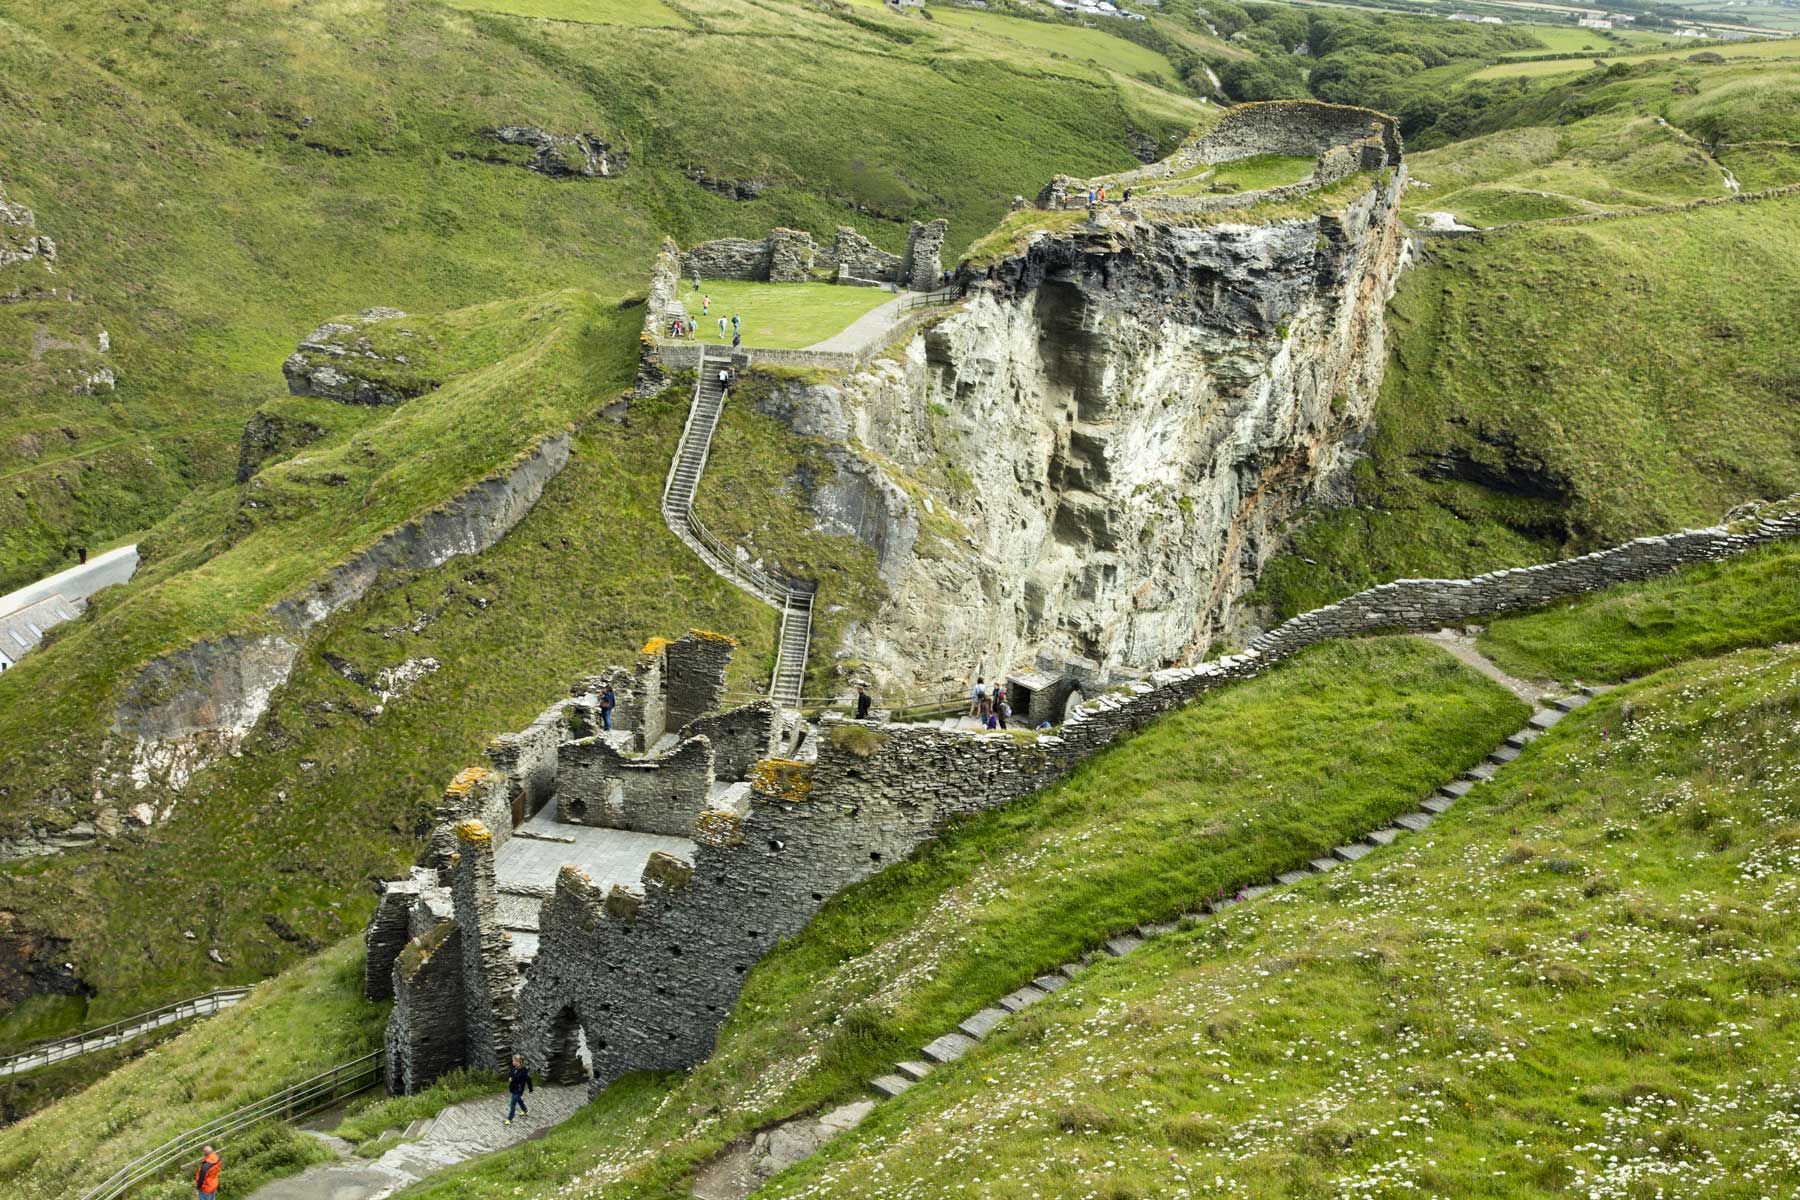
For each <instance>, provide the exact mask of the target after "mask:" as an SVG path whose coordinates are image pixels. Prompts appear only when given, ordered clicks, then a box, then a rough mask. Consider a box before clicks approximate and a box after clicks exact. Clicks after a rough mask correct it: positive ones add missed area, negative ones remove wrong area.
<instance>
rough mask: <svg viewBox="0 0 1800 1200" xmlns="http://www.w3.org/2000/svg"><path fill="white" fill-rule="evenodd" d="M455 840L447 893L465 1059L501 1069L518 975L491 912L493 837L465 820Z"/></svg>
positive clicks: (480, 1066) (505, 1057) (508, 1049)
mask: <svg viewBox="0 0 1800 1200" xmlns="http://www.w3.org/2000/svg"><path fill="white" fill-rule="evenodd" d="M456 839H457V844H458V854H457V858H456V861H455V862H454V863H453V864H452V865H451V881H450V894H451V896H452V898H453V900H454V902H455V905H456V927H457V929H458V930H459V931H460V938H461V945H462V950H461V958H462V996H463V1061H464V1062H465V1063H466V1064H467V1065H469V1066H471V1067H475V1068H477V1069H482V1070H489V1069H491V1070H499V1069H500V1068H501V1067H504V1066H505V1065H506V1064H507V1062H508V1060H509V1059H510V1058H511V1057H512V1031H513V991H514V989H515V987H516V986H517V984H518V979H517V972H516V970H515V968H514V966H513V958H512V953H511V951H509V950H508V949H507V947H506V935H505V934H504V933H502V932H501V930H500V922H499V919H498V917H497V915H496V913H495V898H494V836H493V833H492V832H491V830H490V829H489V828H488V826H486V825H484V824H482V823H481V822H480V821H464V822H462V823H461V824H459V825H458V826H457V827H456Z"/></svg>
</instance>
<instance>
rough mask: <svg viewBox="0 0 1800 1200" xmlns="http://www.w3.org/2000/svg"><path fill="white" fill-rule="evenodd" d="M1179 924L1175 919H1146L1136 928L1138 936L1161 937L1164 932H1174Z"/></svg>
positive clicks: (1179, 926)
mask: <svg viewBox="0 0 1800 1200" xmlns="http://www.w3.org/2000/svg"><path fill="white" fill-rule="evenodd" d="M1180 928H1181V925H1180V924H1179V923H1178V922H1175V921H1146V922H1144V923H1143V924H1142V925H1139V926H1138V928H1137V931H1138V936H1139V937H1147V938H1153V937H1161V936H1162V935H1163V934H1165V933H1174V932H1175V931H1176V930H1177V929H1180Z"/></svg>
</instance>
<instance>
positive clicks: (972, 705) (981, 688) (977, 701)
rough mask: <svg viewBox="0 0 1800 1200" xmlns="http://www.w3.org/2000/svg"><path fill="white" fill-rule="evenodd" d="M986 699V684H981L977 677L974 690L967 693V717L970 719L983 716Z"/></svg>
mask: <svg viewBox="0 0 1800 1200" xmlns="http://www.w3.org/2000/svg"><path fill="white" fill-rule="evenodd" d="M987 698H988V697H987V684H985V683H983V682H982V679H981V676H979V675H977V676H976V677H975V690H974V691H973V692H970V693H969V715H970V716H971V717H979V716H981V715H982V714H983V712H984V711H985V710H986V708H987Z"/></svg>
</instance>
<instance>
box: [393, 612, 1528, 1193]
mask: <svg viewBox="0 0 1800 1200" xmlns="http://www.w3.org/2000/svg"><path fill="white" fill-rule="evenodd" d="M1524 711H1525V710H1524V707H1523V706H1522V705H1521V704H1519V702H1518V701H1516V700H1514V699H1513V698H1512V697H1511V696H1510V695H1508V694H1507V693H1505V692H1503V691H1501V690H1500V689H1499V688H1498V687H1496V686H1495V685H1493V684H1491V683H1489V682H1488V681H1486V680H1485V679H1482V678H1480V677H1479V676H1476V675H1475V674H1474V673H1472V672H1469V671H1467V670H1465V669H1464V668H1462V667H1461V666H1459V665H1458V664H1456V663H1455V662H1453V661H1452V660H1451V659H1449V658H1448V656H1446V655H1443V654H1442V653H1440V652H1439V651H1437V650H1435V649H1434V648H1431V647H1429V646H1426V645H1424V644H1422V643H1419V642H1416V641H1413V640H1411V639H1387V640H1377V641H1370V642H1357V643H1348V644H1345V645H1340V646H1332V647H1326V648H1321V649H1319V650H1316V651H1313V652H1310V653H1308V654H1307V655H1306V656H1304V657H1302V658H1301V659H1299V660H1296V661H1295V662H1292V663H1289V664H1285V665H1283V666H1282V667H1281V668H1280V669H1278V670H1276V671H1273V672H1271V673H1270V674H1268V675H1266V676H1263V677H1261V678H1259V679H1257V680H1254V681H1250V682H1248V683H1245V684H1244V685H1242V686H1240V687H1234V688H1231V689H1228V690H1226V691H1223V692H1219V693H1216V694H1214V695H1211V696H1207V697H1204V698H1202V699H1201V700H1199V701H1197V702H1196V703H1194V704H1193V705H1191V706H1189V707H1188V708H1186V709H1183V710H1181V711H1179V712H1177V713H1174V714H1171V715H1169V716H1167V717H1165V718H1163V719H1162V720H1160V721H1158V722H1157V723H1156V724H1154V725H1152V726H1151V727H1150V728H1149V729H1147V730H1145V731H1144V732H1142V733H1140V734H1139V735H1137V736H1136V737H1134V738H1132V739H1131V740H1130V741H1128V742H1126V743H1123V744H1121V745H1119V746H1117V747H1114V748H1111V749H1109V750H1107V751H1105V752H1103V753H1101V754H1099V755H1097V756H1096V757H1094V758H1093V759H1091V760H1089V761H1088V762H1087V763H1085V764H1084V765H1083V766H1082V767H1081V768H1080V769H1079V770H1077V771H1076V772H1075V774H1074V775H1072V776H1071V777H1070V778H1069V779H1068V780H1067V781H1065V782H1064V783H1062V784H1059V785H1057V786H1055V787H1052V788H1049V789H1046V790H1045V791H1044V792H1042V793H1040V794H1038V795H1036V796H1034V797H1031V798H1029V799H1026V800H1022V801H1018V802H1016V803H1013V804H1011V805H1008V806H1007V807H1005V808H1004V809H999V810H996V811H993V812H990V813H986V814H983V815H981V816H979V817H976V818H973V819H971V820H969V821H966V822H962V823H959V824H958V825H956V826H954V827H952V828H951V829H950V830H948V831H947V832H946V833H945V834H944V836H943V837H941V838H940V839H939V840H937V841H936V842H933V843H931V844H930V845H928V846H926V847H925V848H923V849H922V850H921V851H920V852H919V853H917V854H915V855H914V856H912V857H911V858H910V859H908V860H907V861H905V862H903V863H899V864H896V865H895V866H893V867H890V868H889V869H887V870H886V871H884V872H882V873H881V874H880V875H877V876H875V877H874V878H872V879H870V880H867V881H865V882H864V883H862V884H859V885H857V886H855V887H853V888H850V889H848V890H846V891H845V892H843V893H842V894H840V895H839V896H838V897H836V898H835V899H833V900H832V901H831V902H829V903H828V904H827V905H826V906H825V908H824V910H823V911H822V912H821V913H820V914H819V916H818V917H817V918H815V920H814V921H813V923H812V925H811V926H810V927H809V928H808V929H807V930H806V932H805V933H803V934H801V935H800V936H798V937H797V938H795V939H793V940H791V941H790V942H787V943H785V944H783V945H782V946H781V947H779V948H778V949H777V950H776V951H775V952H774V953H773V954H771V955H770V956H769V957H768V958H766V959H765V960H764V961H763V962H762V963H761V964H760V965H758V966H757V968H756V969H755V970H754V971H753V972H752V973H751V975H750V977H749V979H748V981H747V983H746V986H745V990H744V993H743V995H742V997H741V998H740V1001H739V1003H738V1006H737V1008H736V1010H735V1011H734V1013H733V1015H732V1018H731V1020H730V1021H729V1022H728V1023H727V1025H726V1027H725V1029H724V1030H723V1031H722V1032H721V1035H720V1041H719V1049H718V1050H717V1052H716V1053H715V1054H714V1055H713V1057H712V1058H711V1059H710V1060H709V1061H708V1062H707V1063H705V1064H703V1065H702V1066H701V1067H699V1068H698V1069H697V1070H695V1071H694V1072H693V1073H692V1074H691V1075H687V1076H682V1077H672V1078H669V1079H664V1080H658V1079H652V1078H642V1079H637V1080H631V1081H627V1083H626V1084H623V1085H616V1086H615V1087H614V1088H613V1089H610V1090H609V1091H608V1092H607V1093H606V1094H605V1095H603V1096H602V1097H601V1099H600V1100H599V1101H597V1102H596V1103H595V1104H594V1105H592V1106H590V1107H589V1109H587V1110H584V1113H583V1114H582V1116H581V1117H580V1118H578V1121H577V1122H576V1123H572V1124H571V1125H570V1126H568V1127H565V1128H563V1129H559V1130H557V1131H555V1132H553V1133H551V1134H549V1135H547V1136H546V1137H545V1138H543V1139H541V1140H540V1141H538V1142H536V1143H534V1144H533V1145H532V1146H531V1147H529V1148H521V1149H520V1150H518V1151H513V1152H509V1153H507V1154H503V1155H497V1156H495V1157H493V1158H491V1159H489V1160H486V1161H484V1162H481V1163H475V1164H470V1165H468V1166H467V1167H464V1168H459V1169H457V1170H455V1171H451V1172H447V1173H446V1174H444V1175H443V1176H440V1177H438V1178H435V1179H433V1180H431V1181H428V1182H426V1183H423V1184H420V1185H417V1186H416V1187H415V1188H413V1189H412V1190H410V1191H409V1192H407V1193H405V1194H406V1195H407V1196H408V1197H409V1200H417V1198H422V1197H433V1198H434V1200H436V1198H440V1197H442V1198H448V1197H469V1196H479V1195H483V1194H487V1193H489V1192H491V1191H496V1190H504V1191H506V1192H508V1193H509V1194H512V1188H514V1187H523V1188H524V1189H525V1191H524V1193H522V1194H526V1195H548V1194H551V1193H552V1192H555V1193H557V1194H563V1195H567V1194H570V1193H569V1192H568V1191H566V1190H564V1189H566V1188H568V1187H569V1186H570V1185H571V1182H572V1181H573V1187H574V1194H578V1195H579V1194H600V1189H601V1188H602V1187H603V1186H604V1188H605V1191H604V1194H605V1195H607V1196H609V1197H624V1196H646V1197H647V1196H663V1195H669V1194H672V1193H674V1192H675V1191H677V1190H679V1191H682V1192H685V1187H681V1186H680V1181H681V1180H682V1179H683V1178H684V1177H685V1175H686V1174H687V1173H688V1172H689V1171H691V1170H692V1168H693V1165H694V1164H695V1163H696V1162H699V1161H703V1160H704V1159H705V1158H706V1157H707V1156H708V1155H710V1154H711V1153H713V1152H714V1151H716V1150H717V1149H718V1148H719V1147H720V1146H722V1145H723V1144H725V1143H726V1142H728V1141H730V1140H731V1139H732V1138H734V1137H736V1136H738V1135H739V1134H741V1133H743V1132H745V1131H747V1130H752V1129H755V1128H757V1127H758V1126H759V1125H761V1124H764V1123H766V1122H768V1121H770V1120H774V1119H778V1118H780V1117H784V1116H787V1115H791V1114H794V1113H796V1112H801V1111H805V1110H808V1109H810V1108H812V1107H813V1106H815V1105H818V1104H820V1103H822V1102H826V1101H829V1100H831V1099H833V1098H839V1097H844V1096H847V1095H853V1094H856V1093H857V1092H859V1091H860V1090H861V1088H862V1087H863V1082H862V1081H864V1080H866V1079H868V1078H869V1077H870V1076H871V1075H872V1074H875V1073H878V1072H879V1070H881V1069H882V1068H883V1066H884V1064H887V1063H890V1062H892V1061H893V1059H894V1058H895V1057H897V1056H901V1055H910V1054H911V1053H913V1052H914V1051H916V1048H917V1047H918V1046H919V1045H921V1044H922V1043H923V1042H925V1041H927V1040H929V1039H930V1038H932V1037H935V1036H937V1035H938V1034H939V1033H941V1032H943V1031H944V1030H945V1029H948V1028H950V1027H951V1026H953V1025H954V1024H955V1022H956V1021H958V1020H960V1019H962V1018H963V1017H964V1016H966V1015H968V1013H969V1012H970V1011H972V1010H973V1009H974V1008H975V1007H978V1006H979V1005H981V1004H982V1003H986V1002H990V1001H991V1000H992V999H994V998H995V997H998V996H1000V995H1002V994H1004V993H1005V992H1007V991H1010V990H1012V989H1013V988H1016V987H1018V986H1019V985H1020V984H1022V983H1024V982H1025V981H1026V980H1028V979H1029V978H1030V977H1031V976H1032V975H1033V974H1036V973H1039V972H1041V971H1043V970H1045V969H1047V968H1049V967H1051V966H1052V965H1054V964H1055V963H1057V962H1060V961H1063V960H1064V959H1067V958H1069V957H1071V956H1072V955H1075V954H1078V953H1080V952H1081V951H1083V950H1085V949H1089V948H1092V947H1093V946H1096V945H1098V944H1099V942H1100V941H1101V940H1102V939H1103V938H1104V937H1106V936H1107V935H1109V934H1111V933H1114V932H1117V931H1118V930H1120V929H1124V928H1128V927H1130V926H1132V925H1135V924H1136V923H1138V922H1140V921H1144V920H1151V919H1160V918H1164V917H1167V916H1168V915H1169V914H1171V913H1173V912H1176V911H1178V910H1179V909H1181V908H1182V907H1184V906H1188V905H1191V904H1193V903H1194V902H1195V901H1196V900H1197V898H1199V897H1201V896H1206V895H1210V894H1213V893H1214V892H1216V891H1218V890H1220V889H1225V890H1227V891H1229V890H1231V889H1234V888H1236V887H1238V886H1241V885H1243V884H1245V883H1248V882H1251V881H1252V880H1255V879H1259V878H1263V877H1266V876H1267V875H1268V874H1270V873H1271V872H1273V871H1275V870H1282V869H1286V868H1287V867H1289V866H1291V865H1293V864H1295V863H1297V862H1299V861H1301V860H1303V859H1304V858H1305V857H1308V856H1309V855H1310V854H1312V853H1316V851H1317V848H1318V847H1320V846H1322V845H1325V844H1327V843H1330V842H1333V841H1335V840H1341V839H1342V838H1344V837H1347V836H1349V835H1351V834H1352V833H1353V832H1356V831H1360V830H1362V829H1364V828H1366V827H1367V826H1369V825H1370V824H1376V823H1379V822H1381V821H1383V820H1386V819H1388V818H1389V817H1391V816H1392V815H1393V814H1395V813H1397V812H1399V811H1401V809H1402V808H1404V807H1406V806H1409V805H1412V804H1414V803H1416V802H1417V800H1418V798H1419V797H1420V796H1422V795H1423V794H1425V792H1427V791H1429V790H1430V789H1431V788H1432V787H1433V786H1434V785H1435V784H1436V783H1437V782H1439V781H1441V780H1442V779H1445V778H1449V777H1450V776H1452V775H1454V774H1455V773H1456V772H1457V771H1458V770H1460V769H1462V767H1463V766H1465V765H1467V764H1469V763H1472V762H1473V761H1475V760H1476V759H1478V758H1479V757H1480V756H1481V755H1482V754H1484V753H1486V751H1487V750H1488V749H1489V748H1491V746H1492V745H1494V744H1495V743H1496V742H1498V740H1499V739H1500V738H1501V737H1503V736H1504V735H1505V733H1506V732H1507V731H1508V730H1510V729H1512V728H1515V727H1516V726H1517V724H1518V722H1519V721H1520V720H1521V719H1522V718H1523V715H1524ZM652 1105H654V1108H655V1111H654V1114H653V1115H648V1116H647V1115H645V1111H646V1109H647V1108H649V1107H651V1106H652ZM577 1176H578V1177H579V1178H578V1179H575V1178H573V1177H577Z"/></svg>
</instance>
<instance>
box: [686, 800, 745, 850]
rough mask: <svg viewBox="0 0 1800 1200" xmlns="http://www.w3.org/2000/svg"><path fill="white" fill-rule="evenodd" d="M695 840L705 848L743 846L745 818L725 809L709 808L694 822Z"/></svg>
mask: <svg viewBox="0 0 1800 1200" xmlns="http://www.w3.org/2000/svg"><path fill="white" fill-rule="evenodd" d="M694 840H695V841H696V842H699V843H700V844H701V845H703V846H741V845H742V844H743V842H744V822H743V818H741V817H739V816H738V815H737V814H736V813H734V812H731V811H729V810H727V809H723V808H709V809H707V810H706V811H704V812H702V813H701V814H700V816H699V817H698V818H696V819H695V821H694Z"/></svg>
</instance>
